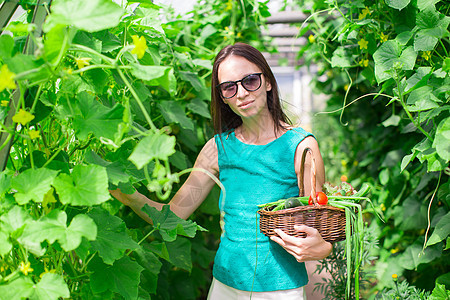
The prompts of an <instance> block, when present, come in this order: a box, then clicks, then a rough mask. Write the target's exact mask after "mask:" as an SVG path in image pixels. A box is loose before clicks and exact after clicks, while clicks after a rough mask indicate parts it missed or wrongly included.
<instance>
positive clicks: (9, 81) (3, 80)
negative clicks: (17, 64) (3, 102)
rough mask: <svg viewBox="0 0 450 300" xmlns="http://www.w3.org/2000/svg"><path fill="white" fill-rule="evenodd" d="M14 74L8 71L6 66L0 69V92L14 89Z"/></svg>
mask: <svg viewBox="0 0 450 300" xmlns="http://www.w3.org/2000/svg"><path fill="white" fill-rule="evenodd" d="M15 76H16V74H14V73H13V72H11V71H10V70H9V69H8V66H7V65H3V66H2V67H1V69H0V92H1V91H3V90H4V89H15V88H16V87H17V86H16V83H15V82H14V77H15Z"/></svg>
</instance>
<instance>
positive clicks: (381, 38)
mask: <svg viewBox="0 0 450 300" xmlns="http://www.w3.org/2000/svg"><path fill="white" fill-rule="evenodd" d="M388 37H389V34H388V35H385V34H384V33H381V34H380V40H381V42H382V43H384V42H387V40H388Z"/></svg>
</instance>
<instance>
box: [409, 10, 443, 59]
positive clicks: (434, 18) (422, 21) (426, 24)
mask: <svg viewBox="0 0 450 300" xmlns="http://www.w3.org/2000/svg"><path fill="white" fill-rule="evenodd" d="M449 23H450V17H448V16H445V15H443V14H441V13H439V12H437V11H436V9H435V7H434V6H429V7H428V8H426V9H424V10H423V11H420V12H419V13H418V14H417V18H416V28H417V29H418V31H417V34H416V36H415V37H414V50H416V51H431V50H433V49H434V47H435V46H436V44H437V42H438V41H439V39H441V38H443V37H445V36H446V35H447V34H448V31H447V27H448V25H449Z"/></svg>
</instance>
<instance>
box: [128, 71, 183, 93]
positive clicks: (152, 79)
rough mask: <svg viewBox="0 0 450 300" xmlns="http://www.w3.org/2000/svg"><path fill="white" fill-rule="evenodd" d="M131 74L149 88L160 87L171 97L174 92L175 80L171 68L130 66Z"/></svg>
mask: <svg viewBox="0 0 450 300" xmlns="http://www.w3.org/2000/svg"><path fill="white" fill-rule="evenodd" d="M130 65H131V67H132V69H131V74H133V75H134V76H136V77H137V78H139V79H142V80H144V81H145V83H146V84H147V85H149V86H161V87H162V88H164V89H165V90H166V91H168V92H169V93H170V94H171V95H173V94H174V93H175V90H176V78H175V76H174V74H173V69H172V68H171V67H165V66H144V65H140V64H134V63H132V64H130Z"/></svg>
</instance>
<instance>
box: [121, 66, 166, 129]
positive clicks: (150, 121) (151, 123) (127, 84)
mask: <svg viewBox="0 0 450 300" xmlns="http://www.w3.org/2000/svg"><path fill="white" fill-rule="evenodd" d="M116 70H117V72H118V73H119V75H120V78H122V80H123V82H124V83H125V85H126V86H127V87H128V89H129V90H130V93H131V95H133V97H134V99H135V100H136V102H137V104H138V105H139V108H140V109H141V111H142V113H143V114H144V117H145V120H146V121H147V123H148V124H149V125H150V128H151V129H152V130H153V131H155V132H156V131H157V130H158V129H157V128H156V126H155V124H153V122H152V119H151V118H150V115H149V114H148V112H147V110H146V109H145V106H144V104H143V103H142V101H141V99H140V98H139V96H138V94H137V93H136V91H135V90H134V88H133V86H132V85H131V84H130V82H129V81H128V79H127V78H126V77H125V75H124V74H123V72H122V70H121V69H120V68H119V67H116Z"/></svg>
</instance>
